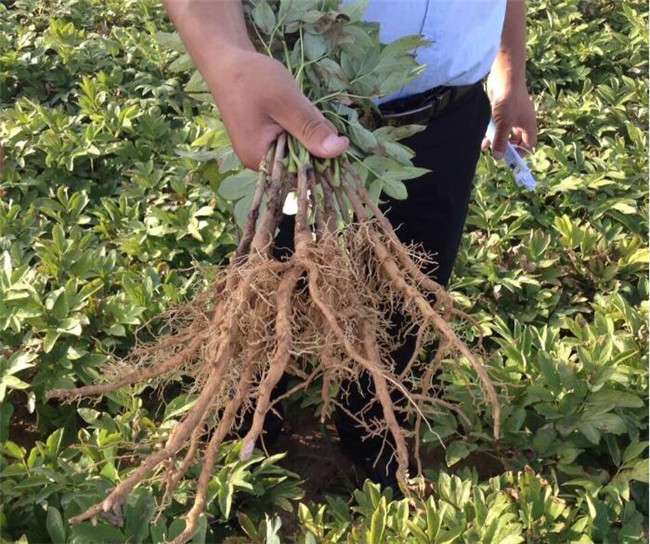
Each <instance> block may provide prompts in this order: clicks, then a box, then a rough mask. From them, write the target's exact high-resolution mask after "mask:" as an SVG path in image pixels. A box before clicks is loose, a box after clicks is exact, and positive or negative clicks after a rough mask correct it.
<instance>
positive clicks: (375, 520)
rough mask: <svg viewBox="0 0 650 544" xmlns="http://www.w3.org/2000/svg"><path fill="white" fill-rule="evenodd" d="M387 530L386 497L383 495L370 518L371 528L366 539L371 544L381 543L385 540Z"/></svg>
mask: <svg viewBox="0 0 650 544" xmlns="http://www.w3.org/2000/svg"><path fill="white" fill-rule="evenodd" d="M385 532H386V498H385V497H382V498H381V500H380V501H379V505H378V506H377V508H376V509H375V511H374V513H373V514H372V517H371V518H370V530H369V531H368V533H367V537H366V541H367V542H368V543H369V544H381V543H382V542H383V541H384V534H385Z"/></svg>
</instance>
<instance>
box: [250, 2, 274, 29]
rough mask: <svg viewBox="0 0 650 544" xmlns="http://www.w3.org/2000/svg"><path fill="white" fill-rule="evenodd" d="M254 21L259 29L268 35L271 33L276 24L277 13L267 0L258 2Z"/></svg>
mask: <svg viewBox="0 0 650 544" xmlns="http://www.w3.org/2000/svg"><path fill="white" fill-rule="evenodd" d="M253 21H255V25H256V26H257V28H259V30H260V31H261V32H262V33H263V34H266V35H269V34H271V32H272V31H273V29H274V28H275V25H276V20H275V13H273V10H272V9H271V6H269V4H268V3H267V2H266V0H261V1H259V2H257V4H256V6H255V8H254V9H253Z"/></svg>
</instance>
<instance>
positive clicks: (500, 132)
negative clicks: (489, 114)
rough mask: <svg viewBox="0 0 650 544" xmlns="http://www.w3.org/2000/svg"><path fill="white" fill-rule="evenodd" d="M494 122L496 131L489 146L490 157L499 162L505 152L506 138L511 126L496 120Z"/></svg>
mask: <svg viewBox="0 0 650 544" xmlns="http://www.w3.org/2000/svg"><path fill="white" fill-rule="evenodd" d="M494 122H495V124H496V131H495V133H494V138H493V140H492V145H491V147H492V156H493V157H494V158H495V159H497V160H500V159H502V158H503V155H504V154H505V152H506V146H507V145H508V138H509V136H510V129H511V128H512V126H511V125H510V124H509V123H506V122H504V121H501V120H497V119H495V120H494Z"/></svg>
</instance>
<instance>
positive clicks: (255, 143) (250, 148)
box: [231, 123, 283, 170]
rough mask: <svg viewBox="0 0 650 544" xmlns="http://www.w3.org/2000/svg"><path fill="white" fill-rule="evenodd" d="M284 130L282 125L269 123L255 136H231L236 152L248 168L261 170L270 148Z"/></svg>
mask: <svg viewBox="0 0 650 544" xmlns="http://www.w3.org/2000/svg"><path fill="white" fill-rule="evenodd" d="M282 132H283V129H282V127H281V126H279V125H275V124H271V123H269V124H267V125H265V126H264V127H263V128H262V130H258V132H257V134H256V137H255V138H250V137H248V138H241V139H240V138H231V141H232V144H233V149H234V151H235V154H236V155H237V157H238V158H239V160H240V161H241V163H242V164H243V165H244V166H245V167H246V168H250V169H251V170H259V168H260V164H261V162H262V160H263V159H264V158H265V157H266V155H267V153H268V150H269V148H270V147H271V145H272V144H273V142H275V140H276V139H277V137H278V136H279V135H280V133H282ZM240 144H243V145H240Z"/></svg>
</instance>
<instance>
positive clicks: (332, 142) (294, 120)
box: [274, 92, 349, 159]
mask: <svg viewBox="0 0 650 544" xmlns="http://www.w3.org/2000/svg"><path fill="white" fill-rule="evenodd" d="M283 106H284V107H283V108H281V109H280V111H277V112H275V113H276V114H275V115H274V118H275V121H276V122H277V123H278V124H279V125H281V126H282V127H283V128H284V129H285V130H286V131H287V132H288V133H289V134H291V135H292V136H293V137H294V138H296V139H297V140H298V141H299V142H300V143H301V144H302V145H304V146H305V147H306V148H307V151H309V152H310V153H311V154H312V155H314V156H316V157H319V158H321V159H332V158H334V157H338V156H339V155H341V154H343V153H344V152H345V150H346V149H347V148H348V144H349V141H348V139H347V138H345V137H344V136H339V135H338V134H337V132H336V129H335V128H334V125H332V123H330V122H329V121H327V119H325V117H324V116H323V114H322V113H321V112H320V111H318V108H317V107H316V106H314V105H313V104H312V103H311V102H309V100H307V98H305V96H303V95H302V94H301V93H300V92H296V96H290V97H287V100H286V102H285V104H283Z"/></svg>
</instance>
